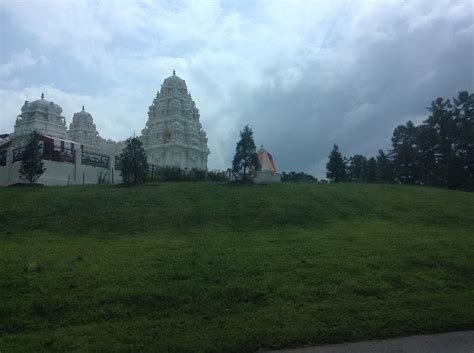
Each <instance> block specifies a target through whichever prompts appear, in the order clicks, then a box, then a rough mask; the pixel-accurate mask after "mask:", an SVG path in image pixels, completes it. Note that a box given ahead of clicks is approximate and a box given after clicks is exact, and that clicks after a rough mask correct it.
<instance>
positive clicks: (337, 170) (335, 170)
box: [326, 144, 347, 183]
mask: <svg viewBox="0 0 474 353" xmlns="http://www.w3.org/2000/svg"><path fill="white" fill-rule="evenodd" d="M346 164H347V162H346V160H345V159H344V158H343V157H342V155H341V152H339V147H338V146H337V145H336V144H334V146H333V148H332V151H331V153H330V154H329V161H328V163H327V164H326V169H327V172H326V177H327V178H328V179H329V180H331V181H333V182H336V183H339V182H341V181H345V180H346V169H347V166H346Z"/></svg>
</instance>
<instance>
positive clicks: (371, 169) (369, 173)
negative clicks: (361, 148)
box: [365, 157, 377, 183]
mask: <svg viewBox="0 0 474 353" xmlns="http://www.w3.org/2000/svg"><path fill="white" fill-rule="evenodd" d="M376 175H377V161H376V160H375V158H374V157H371V158H369V160H368V161H367V167H366V170H365V181H366V182H368V183H375V181H376V180H377V177H376Z"/></svg>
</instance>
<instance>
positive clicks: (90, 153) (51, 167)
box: [0, 72, 209, 186]
mask: <svg viewBox="0 0 474 353" xmlns="http://www.w3.org/2000/svg"><path fill="white" fill-rule="evenodd" d="M62 112H63V110H62V108H61V107H60V106H59V105H58V104H56V103H54V102H50V101H48V100H46V99H45V98H44V94H41V99H38V100H36V101H33V102H29V101H26V102H25V104H24V105H23V107H22V108H21V114H20V115H18V117H17V119H16V122H15V125H14V131H13V133H11V134H0V186H6V185H11V184H16V183H21V182H24V180H22V179H21V178H20V174H19V170H20V166H21V159H22V153H23V149H24V147H25V145H26V142H27V140H28V138H29V136H30V134H31V133H32V132H33V131H37V132H38V133H39V134H40V137H41V141H42V144H43V159H44V166H45V168H46V171H45V172H44V173H43V175H42V176H41V177H40V179H39V180H38V183H41V184H45V185H69V184H91V183H92V184H95V183H98V182H99V181H105V182H110V183H118V182H121V177H120V170H119V167H118V165H117V163H116V161H117V159H118V158H117V157H118V156H119V155H120V153H121V151H122V149H123V148H124V146H125V143H124V142H114V141H112V140H110V139H109V140H106V139H104V138H102V137H101V136H100V134H99V132H98V131H97V129H96V126H95V124H94V120H93V117H92V115H91V114H90V113H88V112H87V111H85V109H84V106H83V107H82V110H81V111H79V112H77V113H75V114H74V115H73V118H72V122H71V124H70V125H69V130H68V129H67V126H66V118H65V117H64V116H63V115H62ZM140 139H141V140H142V142H143V145H144V148H145V151H146V153H147V156H148V162H149V163H150V164H154V165H156V166H178V167H181V168H183V169H187V170H190V169H192V168H197V169H204V170H207V156H208V155H209V149H208V148H207V137H206V133H205V132H204V131H203V129H202V125H201V123H200V121H199V110H198V109H197V108H196V105H195V103H194V101H193V100H192V98H191V95H190V94H189V93H188V90H187V87H186V83H185V81H184V80H182V79H181V78H179V77H177V76H176V75H175V72H173V75H172V76H170V77H168V78H167V79H165V81H164V83H163V85H162V86H161V90H160V92H158V94H157V96H156V98H155V99H154V101H153V104H152V105H151V106H150V108H149V112H148V122H147V123H146V127H145V129H143V130H142V136H140Z"/></svg>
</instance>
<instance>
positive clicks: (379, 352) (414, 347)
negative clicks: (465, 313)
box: [268, 331, 474, 353]
mask: <svg viewBox="0 0 474 353" xmlns="http://www.w3.org/2000/svg"><path fill="white" fill-rule="evenodd" d="M268 353H270V352H268ZM271 353H474V331H460V332H449V333H440V334H436V335H418V336H410V337H402V338H391V339H387V340H380V341H364V342H357V343H341V344H332V345H328V346H317V347H309V348H297V349H288V350H281V351H272V352H271Z"/></svg>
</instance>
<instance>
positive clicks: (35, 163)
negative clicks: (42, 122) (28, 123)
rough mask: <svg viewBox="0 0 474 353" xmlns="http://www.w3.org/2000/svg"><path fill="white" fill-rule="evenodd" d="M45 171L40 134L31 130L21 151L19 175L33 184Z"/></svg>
mask: <svg viewBox="0 0 474 353" xmlns="http://www.w3.org/2000/svg"><path fill="white" fill-rule="evenodd" d="M45 171H46V168H44V162H43V146H42V144H41V139H40V135H39V134H38V133H37V132H36V131H33V132H32V133H31V134H30V136H29V138H28V142H27V143H26V146H25V149H24V151H23V158H22V160H21V167H20V177H21V178H22V179H25V180H27V181H28V182H29V183H30V184H34V183H36V181H37V180H38V179H39V177H40V176H41V175H42V174H43V173H44V172H45Z"/></svg>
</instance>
